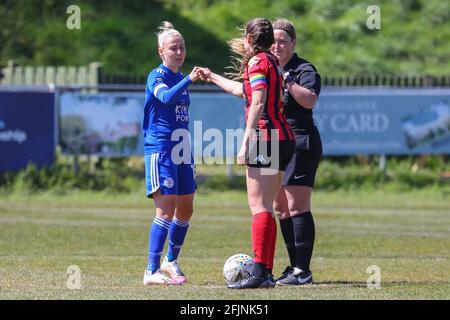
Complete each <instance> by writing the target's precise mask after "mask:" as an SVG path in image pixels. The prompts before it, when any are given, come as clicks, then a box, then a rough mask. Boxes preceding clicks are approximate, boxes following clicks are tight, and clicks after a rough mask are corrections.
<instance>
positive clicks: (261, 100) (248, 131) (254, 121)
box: [238, 89, 267, 164]
mask: <svg viewBox="0 0 450 320" xmlns="http://www.w3.org/2000/svg"><path fill="white" fill-rule="evenodd" d="M266 99H267V89H259V90H254V91H253V92H252V103H251V105H250V108H249V111H248V118H247V123H246V126H245V132H244V139H243V141H242V146H241V150H240V151H239V154H238V164H245V155H246V154H247V151H248V145H249V142H250V141H251V140H252V139H253V135H254V133H255V130H256V128H257V127H258V122H259V119H260V118H261V115H262V113H263V111H264V106H265V104H266Z"/></svg>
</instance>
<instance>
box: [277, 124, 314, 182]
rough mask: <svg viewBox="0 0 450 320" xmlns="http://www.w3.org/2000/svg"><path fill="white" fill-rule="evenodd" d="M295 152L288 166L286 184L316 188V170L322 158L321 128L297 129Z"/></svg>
mask: <svg viewBox="0 0 450 320" xmlns="http://www.w3.org/2000/svg"><path fill="white" fill-rule="evenodd" d="M294 135H295V152H294V156H293V157H292V160H291V162H289V164H288V166H287V168H286V174H285V175H284V180H283V185H284V186H307V187H311V188H314V182H315V180H316V172H317V168H318V167H319V161H320V159H321V158H322V140H321V139H320V134H319V130H317V128H316V127H312V128H309V129H305V130H295V131H294Z"/></svg>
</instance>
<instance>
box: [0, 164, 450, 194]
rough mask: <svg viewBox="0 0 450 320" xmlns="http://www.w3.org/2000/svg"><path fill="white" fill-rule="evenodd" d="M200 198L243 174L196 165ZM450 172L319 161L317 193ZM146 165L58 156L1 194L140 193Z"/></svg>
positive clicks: (431, 178) (388, 186) (446, 167)
mask: <svg viewBox="0 0 450 320" xmlns="http://www.w3.org/2000/svg"><path fill="white" fill-rule="evenodd" d="M197 172H201V173H200V174H198V175H197V184H198V189H197V192H199V193H210V192H212V191H225V190H240V191H243V192H245V188H246V185H245V176H243V175H242V173H238V174H235V175H234V176H233V177H227V176H226V174H225V166H218V165H216V166H209V165H202V166H197ZM443 172H450V164H449V163H448V159H446V157H445V156H424V157H420V158H416V157H406V158H396V157H392V158H389V159H388V161H387V169H386V171H385V172H383V171H381V170H380V169H379V168H378V162H377V159H376V158H363V159H362V160H361V159H358V158H356V157H350V158H326V159H324V160H322V162H321V163H320V166H319V170H318V172H317V177H316V185H315V188H316V189H318V190H358V189H361V188H362V189H364V190H377V189H385V190H397V191H402V190H403V191H407V190H412V189H421V188H427V187H436V188H443V189H445V188H448V187H449V186H450V181H449V180H448V179H444V178H442V177H441V174H442V173H443ZM144 185H145V182H144V166H143V162H142V159H141V158H131V159H128V158H117V159H86V158H84V159H82V160H78V169H77V171H76V170H74V163H73V158H62V157H59V159H58V161H57V162H56V163H55V164H54V165H53V166H51V167H47V168H41V169H38V168H36V166H35V165H33V164H29V165H28V166H27V167H26V168H25V169H23V170H21V171H19V172H16V173H12V172H3V173H0V191H2V192H6V193H34V192H38V191H44V190H55V191H56V192H60V193H65V192H69V191H71V190H93V191H100V190H104V191H107V192H112V193H129V192H134V191H138V190H140V191H139V192H141V191H142V192H143V188H144Z"/></svg>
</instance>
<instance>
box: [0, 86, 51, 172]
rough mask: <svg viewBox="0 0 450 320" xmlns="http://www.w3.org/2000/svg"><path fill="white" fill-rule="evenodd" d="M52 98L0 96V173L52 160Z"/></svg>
mask: <svg viewBox="0 0 450 320" xmlns="http://www.w3.org/2000/svg"><path fill="white" fill-rule="evenodd" d="M55 130H56V129H55V98H54V94H53V93H50V92H33V91H24V92H22V91H4V92H0V170H1V171H9V170H13V171H15V170H19V169H21V168H23V167H26V166H27V165H28V163H30V162H32V163H34V164H35V165H37V166H39V167H42V166H48V165H51V164H52V163H53V161H54V157H55V145H56V141H55V136H56V134H55Z"/></svg>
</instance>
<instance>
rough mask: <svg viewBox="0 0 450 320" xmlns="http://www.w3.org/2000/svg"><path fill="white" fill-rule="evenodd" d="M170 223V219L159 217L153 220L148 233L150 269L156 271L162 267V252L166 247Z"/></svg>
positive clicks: (148, 267) (148, 265)
mask: <svg viewBox="0 0 450 320" xmlns="http://www.w3.org/2000/svg"><path fill="white" fill-rule="evenodd" d="M170 225H171V223H170V221H166V220H164V219H161V218H158V217H155V220H153V224H152V226H151V228H150V232H149V234H148V263H147V270H148V271H151V272H155V271H156V270H158V269H159V267H160V264H161V253H162V251H163V249H164V243H165V242H166V238H167V233H168V231H169V227H170Z"/></svg>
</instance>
